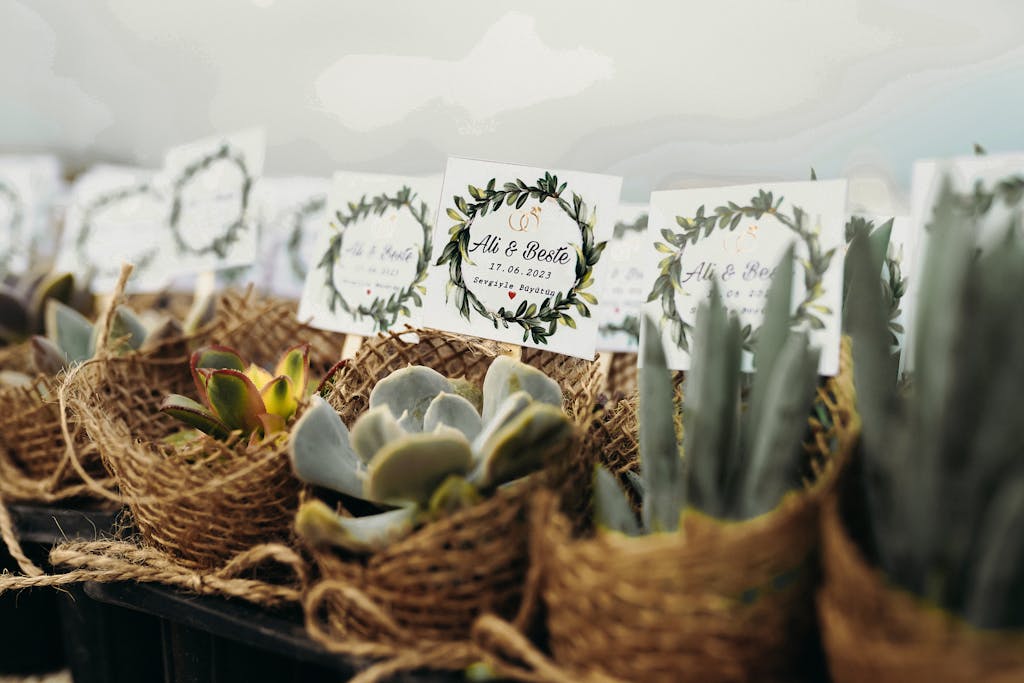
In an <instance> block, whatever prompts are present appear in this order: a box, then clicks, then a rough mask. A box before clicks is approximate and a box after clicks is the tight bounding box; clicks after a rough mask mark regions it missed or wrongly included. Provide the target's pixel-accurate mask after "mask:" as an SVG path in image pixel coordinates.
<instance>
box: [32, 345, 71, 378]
mask: <svg viewBox="0 0 1024 683" xmlns="http://www.w3.org/2000/svg"><path fill="white" fill-rule="evenodd" d="M32 365H33V366H35V369H36V372H39V373H42V374H44V375H50V376H51V377H52V376H56V375H58V374H60V372H61V370H63V369H64V368H66V367H67V365H68V357H67V356H66V355H64V352H63V351H61V350H60V348H59V347H58V346H57V345H56V344H54V343H53V342H52V341H50V340H49V339H47V338H46V337H40V336H39V335H36V336H34V337H32Z"/></svg>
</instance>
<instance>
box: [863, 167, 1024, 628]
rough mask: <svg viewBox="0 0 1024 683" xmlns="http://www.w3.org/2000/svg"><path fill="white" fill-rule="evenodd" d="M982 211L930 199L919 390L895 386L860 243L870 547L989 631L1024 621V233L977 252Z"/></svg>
mask: <svg viewBox="0 0 1024 683" xmlns="http://www.w3.org/2000/svg"><path fill="white" fill-rule="evenodd" d="M978 221H979V217H978V215H977V213H976V212H975V210H974V208H973V207H972V206H970V205H967V204H965V203H964V202H963V200H962V199H959V198H958V197H957V196H956V195H954V194H953V192H952V191H951V189H950V186H949V183H948V180H947V181H946V182H944V184H943V187H942V190H941V192H940V193H939V195H938V200H937V202H936V204H935V206H934V207H933V211H932V221H931V223H930V228H929V229H930V231H931V235H930V240H929V246H928V251H927V255H926V258H925V260H924V264H923V268H922V271H921V281H920V282H921V287H920V292H921V295H920V302H919V305H918V311H917V319H916V320H915V334H914V339H915V355H914V358H915V368H914V374H913V380H912V383H911V389H910V392H909V393H906V394H903V393H901V392H900V391H898V390H897V387H896V373H895V372H894V369H893V367H892V363H891V360H890V356H889V343H888V337H887V330H886V316H885V301H884V298H883V291H882V288H880V287H879V286H878V283H877V279H876V275H877V270H876V265H877V263H876V261H877V258H873V257H872V254H871V249H870V245H869V244H868V243H867V242H866V241H864V240H855V241H854V243H853V244H851V246H850V256H849V264H850V268H851V277H852V292H853V293H852V295H851V297H850V310H849V313H848V317H849V319H850V330H851V333H852V337H853V357H854V379H855V381H856V387H857V399H858V408H859V411H860V414H861V416H862V421H863V433H864V443H863V449H862V450H863V458H862V459H861V460H860V462H859V464H860V465H861V468H862V474H863V478H862V479H861V483H862V486H861V488H862V491H863V495H864V500H863V501H857V503H863V507H864V509H865V510H866V511H867V515H866V520H865V521H866V522H867V524H866V527H867V538H866V539H865V543H864V546H865V547H864V550H865V554H866V555H868V556H869V557H871V558H873V559H874V560H875V561H876V562H877V564H878V565H879V567H880V568H881V569H882V570H883V571H884V573H885V575H886V576H887V577H888V578H889V579H890V580H891V581H892V582H893V583H895V584H897V585H899V586H902V587H903V588H906V589H907V590H910V591H912V592H913V593H916V594H917V595H919V596H921V597H923V598H925V599H926V600H928V601H930V602H932V603H933V604H936V605H938V606H940V607H942V608H944V609H946V610H949V611H951V612H953V613H955V614H958V615H960V616H962V617H963V618H965V619H966V620H967V621H968V622H970V623H972V624H974V625H976V626H979V627H982V628H996V629H1021V628H1024V535H1022V533H1021V530H1022V529H1024V466H1022V463H1024V460H1022V455H1024V422H1022V421H1021V420H1020V408H1019V403H1020V392H1021V386H1022V382H1024V297H1022V296H1021V292H1022V291H1024V240H1022V239H1021V235H1020V233H1021V225H1020V223H1019V220H1018V221H1016V222H1015V223H1013V224H1011V225H1009V226H1007V228H1006V231H1005V237H1004V238H1003V239H1002V241H1001V242H1000V243H998V244H993V245H991V246H990V247H989V248H988V249H986V250H984V251H982V252H981V253H979V251H978V238H977V235H978V232H979V229H978Z"/></svg>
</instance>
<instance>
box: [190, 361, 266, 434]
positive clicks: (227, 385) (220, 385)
mask: <svg viewBox="0 0 1024 683" xmlns="http://www.w3.org/2000/svg"><path fill="white" fill-rule="evenodd" d="M205 372H206V373H207V377H206V393H207V400H208V401H209V402H210V407H211V408H212V409H213V412H214V413H215V414H216V415H217V417H219V418H220V419H221V420H223V422H224V424H226V425H227V426H228V427H230V428H231V429H241V430H242V431H243V432H245V433H246V434H249V433H250V432H253V431H255V430H257V429H259V428H260V420H259V416H260V415H261V414H262V413H265V412H267V409H266V406H265V405H264V404H263V398H262V397H261V396H260V390H259V389H257V388H256V385H255V384H253V383H252V381H251V380H250V379H249V378H248V377H246V376H245V373H242V372H239V371H238V370H207V371H205Z"/></svg>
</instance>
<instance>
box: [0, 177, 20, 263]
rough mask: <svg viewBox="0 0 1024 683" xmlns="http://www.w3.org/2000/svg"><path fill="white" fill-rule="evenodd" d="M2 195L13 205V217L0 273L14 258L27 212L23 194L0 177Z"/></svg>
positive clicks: (1, 258)
mask: <svg viewBox="0 0 1024 683" xmlns="http://www.w3.org/2000/svg"><path fill="white" fill-rule="evenodd" d="M0 197H3V198H5V199H6V200H7V202H8V203H9V204H10V207H11V217H10V221H9V223H8V229H9V230H10V232H9V233H8V242H9V244H10V248H9V249H5V250H4V253H3V254H0V273H3V272H6V271H7V269H8V268H9V267H10V265H11V261H12V260H13V259H14V248H15V247H16V246H17V244H18V237H19V235H20V233H21V227H22V225H21V223H22V219H23V218H24V213H25V212H24V209H23V207H22V201H21V196H20V195H19V194H18V193H17V192H16V191H15V189H14V188H13V187H11V186H10V185H8V184H7V183H6V182H5V181H4V180H2V179H0Z"/></svg>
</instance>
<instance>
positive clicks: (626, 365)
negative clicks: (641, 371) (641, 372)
mask: <svg viewBox="0 0 1024 683" xmlns="http://www.w3.org/2000/svg"><path fill="white" fill-rule="evenodd" d="M637 377H638V368H637V354H635V353H629V352H622V351H617V352H615V353H613V354H611V358H610V359H609V361H608V378H607V380H606V381H605V387H604V391H605V393H606V394H607V395H608V396H610V397H612V398H615V397H619V396H628V395H630V394H632V393H633V392H634V391H636V387H637Z"/></svg>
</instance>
